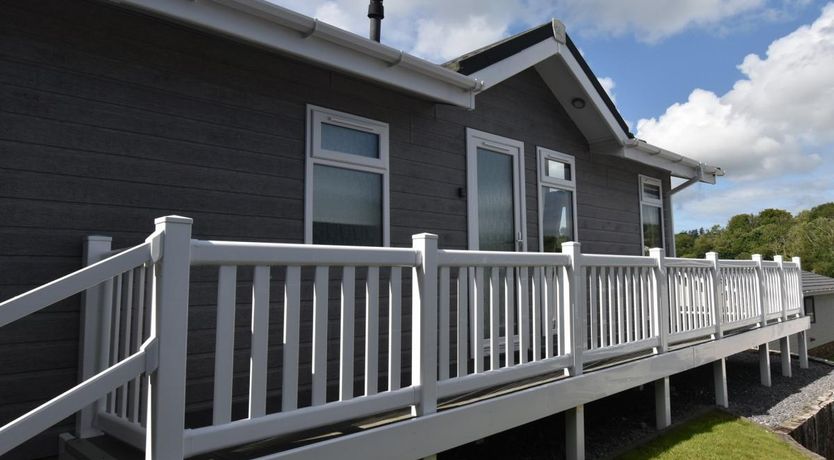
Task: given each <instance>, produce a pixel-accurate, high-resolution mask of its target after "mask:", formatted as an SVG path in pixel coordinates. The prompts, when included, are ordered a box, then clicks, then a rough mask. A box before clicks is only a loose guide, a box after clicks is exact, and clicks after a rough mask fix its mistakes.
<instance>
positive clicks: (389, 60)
mask: <svg viewBox="0 0 834 460" xmlns="http://www.w3.org/2000/svg"><path fill="white" fill-rule="evenodd" d="M110 1H111V2H113V3H116V4H120V5H125V6H129V7H132V8H134V9H137V10H141V11H146V12H150V13H152V14H154V15H156V16H161V17H165V18H168V19H172V20H174V21H177V22H181V23H185V24H187V25H191V26H196V27H198V28H201V29H206V30H210V31H212V32H216V33H220V34H224V35H228V36H231V37H234V38H236V39H239V40H243V41H246V42H248V43H253V44H256V45H258V46H261V47H264V48H267V49H272V50H276V51H279V52H284V53H288V54H292V55H295V56H298V57H300V58H302V59H305V60H308V61H312V62H315V63H318V64H320V65H324V66H328V67H333V68H336V69H338V70H341V71H345V72H346V73H350V74H353V75H357V76H360V77H363V78H366V79H369V80H373V81H377V82H380V83H383V84H386V85H389V86H393V87H396V88H399V89H402V90H405V91H408V92H411V93H416V94H419V95H422V96H425V97H427V98H429V99H432V100H436V101H440V102H444V103H448V104H453V105H457V106H460V107H465V108H469V109H473V108H474V107H475V92H476V91H478V90H480V89H481V86H482V83H481V82H480V81H479V80H477V79H475V78H473V77H470V76H466V75H461V74H459V73H457V72H455V71H453V70H450V69H447V68H445V67H442V66H439V65H437V64H433V63H431V62H429V61H425V60H423V59H420V58H417V57H415V56H411V55H409V54H407V53H405V52H403V51H401V50H397V49H394V48H391V47H389V46H386V45H383V44H381V43H377V42H374V41H372V40H368V39H366V38H364V37H361V36H359V35H356V34H353V33H350V32H347V31H344V30H342V29H339V28H338V27H335V26H331V25H329V24H327V23H324V22H321V21H318V20H316V19H313V18H310V17H307V16H305V15H302V14H299V13H296V12H294V11H291V10H289V9H286V8H283V7H280V6H278V5H275V4H273V3H271V2H268V1H266V0H202V1H190V0H110Z"/></svg>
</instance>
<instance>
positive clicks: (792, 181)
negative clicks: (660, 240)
mask: <svg viewBox="0 0 834 460" xmlns="http://www.w3.org/2000/svg"><path fill="white" fill-rule="evenodd" d="M738 68H739V70H741V72H742V73H743V74H744V76H745V78H744V79H742V80H739V81H737V82H736V83H735V84H734V85H733V88H732V89H731V90H730V91H728V92H727V93H726V94H724V95H722V96H719V95H717V94H715V93H713V92H710V91H705V90H702V89H696V90H694V91H693V92H692V93H691V94H690V96H689V99H688V100H687V101H686V102H683V103H678V104H674V105H672V106H670V107H669V108H668V109H667V110H666V112H665V113H664V114H663V115H661V116H659V117H657V118H651V119H648V120H645V119H644V120H640V121H639V122H638V123H637V135H638V136H639V137H641V138H644V139H646V140H647V141H649V142H651V143H653V144H657V145H661V146H663V147H665V148H668V149H670V150H673V151H677V152H680V153H682V154H685V155H690V156H693V157H695V158H697V159H699V160H701V161H704V162H706V163H710V164H715V165H718V166H722V167H723V168H724V169H725V170H726V172H727V176H726V178H725V179H724V183H725V186H724V187H721V188H719V189H718V190H715V191H714V192H713V191H709V190H707V191H706V194H703V195H702V192H701V191H699V190H697V189H696V190H687V191H685V192H682V193H681V194H680V195H679V196H677V197H676V199H678V204H679V205H680V206H681V207H682V208H681V209H682V213H683V214H685V215H686V216H687V217H686V220H687V221H690V220H692V219H693V218H694V216H698V215H701V216H703V218H704V219H707V218H708V217H707V215H708V214H707V213H708V212H712V213H713V215H714V217H713V219H714V218H715V217H717V216H718V215H721V216H723V217H722V218H725V217H729V216H731V215H732V214H735V213H739V212H753V211H755V210H757V209H763V208H766V207H774V206H784V207H785V208H786V209H789V210H791V211H796V210H798V209H802V208H805V207H809V206H812V205H814V204H819V203H821V202H823V201H826V200H831V199H832V198H834V182H832V180H831V177H832V175H834V168H832V167H831V166H830V165H831V164H832V162H834V3H830V4H828V5H827V6H826V7H824V8H823V10H822V13H821V15H820V17H819V18H818V19H817V20H815V21H814V22H813V23H812V24H810V25H805V26H802V27H800V28H798V29H797V30H795V31H794V32H792V33H790V34H788V35H786V36H784V37H782V38H779V39H778V40H775V41H774V42H773V43H771V44H770V46H769V47H768V49H767V54H766V56H765V57H764V58H762V57H759V56H757V55H754V54H751V55H748V56H747V57H746V58H744V61H743V62H742V63H741V64H740V65H739V66H738ZM824 160H825V161H824ZM823 172H824V173H823ZM724 208H727V209H724ZM730 210H732V212H731V211H730ZM678 215H680V214H678ZM713 222H722V221H721V220H717V221H715V220H713ZM679 228H686V227H682V226H680V225H679Z"/></svg>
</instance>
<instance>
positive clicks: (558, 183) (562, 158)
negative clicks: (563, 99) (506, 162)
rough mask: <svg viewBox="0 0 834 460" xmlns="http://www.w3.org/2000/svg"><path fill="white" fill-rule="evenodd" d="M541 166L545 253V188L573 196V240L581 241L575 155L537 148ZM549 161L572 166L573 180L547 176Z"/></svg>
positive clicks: (541, 222) (541, 226) (541, 243)
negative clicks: (569, 193) (564, 191)
mask: <svg viewBox="0 0 834 460" xmlns="http://www.w3.org/2000/svg"><path fill="white" fill-rule="evenodd" d="M536 154H537V155H538V166H539V168H538V169H539V174H538V175H539V183H538V197H539V252H544V192H543V188H544V187H549V188H555V189H559V190H566V191H569V192H571V194H572V196H573V238H574V241H579V219H578V218H577V207H576V159H575V158H574V157H573V155H568V154H566V153H562V152H557V151H555V150H550V149H547V148H544V147H536ZM547 160H555V161H558V162H561V163H566V164H568V165H570V169H571V179H570V180H567V179H556V178H553V177H550V176H548V175H547Z"/></svg>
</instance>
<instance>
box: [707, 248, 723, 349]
mask: <svg viewBox="0 0 834 460" xmlns="http://www.w3.org/2000/svg"><path fill="white" fill-rule="evenodd" d="M706 259H707V260H709V261H710V262H712V270H710V273H711V275H712V296H713V302H712V314H713V316H714V317H715V338H716V339H720V338H722V337H724V326H723V325H722V324H721V321H722V320H723V317H724V287H723V286H724V281H723V280H722V278H721V270H720V267H719V266H718V253H717V252H708V253H707V254H706Z"/></svg>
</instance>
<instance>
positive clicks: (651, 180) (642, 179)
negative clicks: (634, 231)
mask: <svg viewBox="0 0 834 460" xmlns="http://www.w3.org/2000/svg"><path fill="white" fill-rule="evenodd" d="M643 184H651V185H656V186H657V189H658V191H659V192H660V199H656V198H651V197H646V196H644V195H643ZM638 186H639V190H638V193H639V195H638V196H639V197H640V253H641V254H642V253H643V251H644V250H645V246H644V244H645V241H646V238H645V235H644V232H643V205H648V206H654V207H656V208H660V247H662V248H663V249H664V250H665V249H666V222H665V218H666V216H665V213H664V211H663V182H662V181H661V180H660V179H658V178H655V177H649V176H644V175H642V174H640V175H639V176H638Z"/></svg>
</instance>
